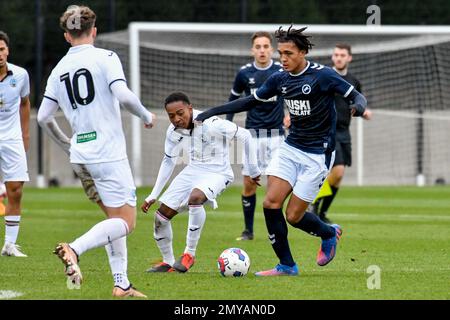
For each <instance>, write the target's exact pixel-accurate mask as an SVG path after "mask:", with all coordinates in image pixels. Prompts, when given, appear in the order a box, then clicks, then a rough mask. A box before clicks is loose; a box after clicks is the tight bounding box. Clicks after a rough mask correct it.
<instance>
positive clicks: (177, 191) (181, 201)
mask: <svg viewBox="0 0 450 320" xmlns="http://www.w3.org/2000/svg"><path fill="white" fill-rule="evenodd" d="M232 182H233V179H232V178H231V177H230V176H228V175H222V174H219V173H214V172H207V171H206V172H205V171H199V170H196V169H193V168H191V167H189V166H187V167H186V168H184V169H183V170H182V171H181V172H180V173H179V174H178V175H177V176H176V177H175V179H173V181H172V183H171V184H170V185H169V187H168V188H167V190H166V192H164V194H163V195H162V196H161V197H160V198H159V202H160V203H163V204H165V205H166V206H168V207H169V208H171V209H172V210H175V211H177V212H182V211H183V210H185V209H187V207H188V202H189V196H190V194H191V192H192V190H193V189H199V190H201V191H202V192H203V193H204V194H205V196H206V198H207V199H208V200H207V202H206V203H207V204H209V205H210V206H211V207H212V208H213V209H216V208H217V202H216V198H217V196H218V195H219V194H221V193H222V192H223V191H224V190H225V189H226V187H228V186H229V185H230V184H231V183H232Z"/></svg>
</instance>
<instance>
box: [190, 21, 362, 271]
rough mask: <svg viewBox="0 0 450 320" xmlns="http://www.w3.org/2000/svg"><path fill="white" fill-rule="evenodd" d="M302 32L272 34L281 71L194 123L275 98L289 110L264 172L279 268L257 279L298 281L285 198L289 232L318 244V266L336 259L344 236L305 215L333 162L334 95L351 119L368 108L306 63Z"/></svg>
mask: <svg viewBox="0 0 450 320" xmlns="http://www.w3.org/2000/svg"><path fill="white" fill-rule="evenodd" d="M305 29H306V28H302V29H294V28H292V26H291V27H290V28H289V29H288V30H283V29H282V28H281V27H280V29H278V30H277V31H276V33H275V36H276V38H277V41H278V52H279V54H280V61H281V63H282V65H283V69H284V70H281V71H279V72H277V73H275V74H273V75H272V76H270V77H269V78H268V79H267V80H266V82H265V83H264V84H263V85H262V86H261V87H260V88H259V89H258V90H257V91H256V92H255V93H254V94H253V95H252V96H248V97H245V98H241V99H238V100H235V101H232V102H229V103H227V104H225V105H222V106H218V107H215V108H212V109H210V110H207V111H205V112H203V113H201V114H200V115H198V116H197V118H196V120H198V121H204V120H205V119H207V118H209V117H211V116H214V115H217V114H224V113H233V112H242V111H246V110H250V109H251V108H253V107H254V106H255V105H256V104H257V103H259V101H266V100H267V99H270V98H271V97H273V96H275V95H279V96H281V97H282V98H283V99H284V103H285V105H286V106H287V108H288V109H289V113H290V117H291V126H290V130H289V135H288V137H287V138H286V140H285V142H284V143H283V144H282V145H281V147H280V150H279V152H278V154H277V155H276V156H275V157H274V158H272V160H271V161H270V163H269V167H268V168H267V170H266V174H267V175H268V185H267V191H266V196H265V199H264V203H263V207H264V216H265V219H266V226H267V230H268V232H269V240H270V242H271V244H272V248H273V250H274V251H275V253H276V255H277V257H278V258H279V260H280V262H279V264H277V265H276V266H275V268H273V269H270V270H267V271H260V272H257V273H256V275H257V276H279V275H297V274H298V266H297V264H296V263H295V261H294V259H293V257H292V254H291V250H290V248H289V243H288V238H287V233H288V229H287V224H286V221H285V219H284V217H283V212H282V208H283V203H284V201H285V200H286V199H287V198H288V197H289V196H290V197H289V202H288V204H287V207H286V219H287V221H288V222H289V224H291V225H292V226H293V227H295V228H298V229H300V230H303V231H305V232H307V233H309V234H311V235H314V236H318V237H320V238H321V239H322V244H321V246H320V249H319V252H318V254H317V260H316V261H317V264H318V265H319V266H325V265H327V264H328V263H329V262H330V261H331V260H332V259H333V258H334V256H335V254H336V248H337V243H338V240H339V238H340V237H341V234H342V230H341V227H340V226H339V225H336V224H335V225H331V226H330V225H328V224H326V223H324V222H322V221H321V220H320V219H319V217H317V216H316V215H315V214H313V213H310V212H307V211H306V209H307V207H308V205H309V203H310V202H311V201H313V200H314V198H315V197H316V195H317V193H318V192H319V189H320V187H321V185H322V183H323V182H324V180H325V178H326V176H327V174H328V172H329V170H330V168H331V166H332V165H333V161H334V147H335V137H334V136H335V132H336V110H335V107H334V95H335V93H339V94H341V95H342V96H344V97H345V98H348V99H350V100H352V101H353V104H352V108H353V109H354V112H355V115H362V114H363V113H364V110H365V106H366V104H367V102H366V99H365V97H364V96H363V95H361V94H360V93H359V92H357V91H356V90H355V89H354V87H353V86H352V85H351V84H349V83H348V82H346V81H345V80H344V79H342V78H341V77H340V76H339V74H337V73H336V72H335V71H334V70H333V69H331V68H328V67H325V66H323V65H320V64H318V63H314V62H311V61H308V60H307V59H306V54H307V53H308V52H309V50H310V49H311V48H312V46H313V44H312V43H311V42H310V39H309V38H310V37H309V36H307V35H305V34H304V33H303V31H304V30H305Z"/></svg>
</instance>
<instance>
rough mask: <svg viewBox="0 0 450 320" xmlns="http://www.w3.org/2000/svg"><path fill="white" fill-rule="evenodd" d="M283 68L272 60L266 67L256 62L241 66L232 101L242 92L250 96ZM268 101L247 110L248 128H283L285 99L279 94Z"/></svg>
mask: <svg viewBox="0 0 450 320" xmlns="http://www.w3.org/2000/svg"><path fill="white" fill-rule="evenodd" d="M280 68H281V64H280V63H279V62H274V61H273V60H272V62H271V64H270V65H269V66H268V67H266V68H258V67H257V66H255V63H254V62H253V63H248V64H246V65H244V66H243V67H241V69H240V70H239V72H238V73H237V75H236V78H235V80H234V84H233V89H232V90H231V96H230V101H232V100H234V99H238V98H239V97H240V95H241V94H242V93H244V94H245V95H246V96H249V95H251V94H253V93H255V92H256V90H258V88H259V87H260V86H261V85H262V84H263V83H264V82H265V81H266V80H267V78H269V77H270V76H271V75H272V74H273V73H275V72H278V71H279V70H280ZM267 100H268V101H266V102H261V103H260V104H258V105H257V106H255V107H254V108H252V109H251V110H249V111H248V112H247V118H246V120H245V128H246V129H280V132H282V134H283V133H284V130H283V118H284V110H283V99H280V98H279V97H278V96H277V95H274V96H272V97H269V98H268V99H267ZM227 119H228V120H232V119H233V117H232V116H227Z"/></svg>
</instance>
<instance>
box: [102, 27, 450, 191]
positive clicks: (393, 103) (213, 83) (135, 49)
mask: <svg viewBox="0 0 450 320" xmlns="http://www.w3.org/2000/svg"><path fill="white" fill-rule="evenodd" d="M278 27H279V25H250V24H183V23H132V24H130V28H129V30H127V31H119V32H114V33H110V34H104V35H101V36H99V37H98V39H97V42H96V45H97V46H99V47H103V48H108V49H112V50H114V51H116V52H117V53H118V54H119V56H120V57H121V60H122V62H123V64H124V68H125V70H126V72H127V76H128V79H129V81H130V85H131V87H132V89H133V90H134V91H135V92H136V93H137V94H139V95H140V97H141V99H142V101H143V103H144V105H145V106H146V107H148V108H150V109H151V111H152V112H156V113H157V114H159V117H158V124H157V126H156V128H154V129H152V130H150V131H147V130H146V131H144V130H142V129H141V124H140V123H139V122H135V123H133V122H132V120H130V121H131V122H129V123H128V124H127V126H126V130H127V136H128V137H129V138H128V139H129V141H128V144H129V146H128V147H129V150H130V153H129V154H130V155H131V160H132V161H131V162H132V165H133V170H134V171H135V174H136V175H137V181H138V183H139V184H140V183H143V184H153V183H154V181H155V179H156V175H157V172H158V168H159V163H160V160H161V158H162V155H163V144H164V134H165V130H166V128H167V125H168V124H169V122H168V119H167V116H166V115H165V114H164V109H163V101H164V98H165V97H166V96H167V95H168V94H169V93H171V92H172V91H183V92H186V93H187V94H188V96H189V97H190V98H191V100H192V103H193V105H194V107H196V108H199V109H205V108H207V107H211V106H215V105H218V104H222V103H224V102H226V101H227V99H228V96H229V93H230V89H231V86H232V83H233V80H234V77H235V75H236V72H237V71H238V70H239V68H240V67H241V66H242V65H243V64H245V63H248V62H251V61H252V58H251V57H250V47H251V40H250V38H251V35H252V33H253V32H255V31H260V30H263V31H269V32H272V33H273V32H274V31H275V30H276V29H278ZM306 33H309V34H311V35H312V36H313V38H312V42H313V43H314V44H315V46H314V47H313V49H312V50H311V52H310V54H309V55H308V59H309V60H313V61H316V62H319V63H322V64H326V65H330V63H331V59H330V57H331V53H332V49H333V48H334V45H335V44H336V43H337V42H346V43H349V44H350V45H352V50H353V62H352V63H351V65H350V72H351V73H353V74H354V75H355V76H356V77H357V78H358V79H359V80H360V82H361V83H362V87H363V90H362V91H363V93H364V95H365V96H366V97H367V100H368V105H369V107H370V108H371V109H372V110H373V112H374V117H373V119H372V120H371V121H363V120H362V119H357V118H354V119H353V121H352V125H351V133H352V141H353V150H352V152H353V165H352V166H351V167H350V168H348V169H347V173H346V177H345V179H344V183H346V184H349V185H352V184H353V185H356V184H359V185H362V184H364V185H414V184H419V185H423V184H427V185H431V184H435V183H442V182H445V181H446V182H448V181H450V148H449V144H448V141H450V102H449V98H450V97H449V96H450V90H449V88H450V56H449V55H448V51H449V50H450V28H447V27H400V26H398V27H396V26H391V27H388V26H339V25H335V26H326V25H312V26H309V28H308V29H307V30H306ZM274 45H275V44H274ZM274 58H275V59H277V58H278V57H277V55H276V54H275V56H274ZM244 118H245V114H240V115H239V116H237V117H236V119H237V122H239V123H240V124H243V120H244ZM137 121H139V120H137ZM238 158H239V157H236V159H238ZM236 159H235V160H236ZM234 170H235V173H236V182H237V183H239V182H240V165H239V164H236V165H234Z"/></svg>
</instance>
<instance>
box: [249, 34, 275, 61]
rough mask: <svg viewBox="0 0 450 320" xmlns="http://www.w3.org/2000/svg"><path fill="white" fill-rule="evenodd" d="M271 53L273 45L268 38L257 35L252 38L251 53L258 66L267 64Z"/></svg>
mask: <svg viewBox="0 0 450 320" xmlns="http://www.w3.org/2000/svg"><path fill="white" fill-rule="evenodd" d="M272 54H273V47H272V43H271V42H270V39H269V38H267V37H258V38H255V40H253V46H252V55H253V57H254V58H255V61H256V63H257V64H258V65H259V66H261V67H265V66H267V65H268V64H269V63H270V59H272Z"/></svg>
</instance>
